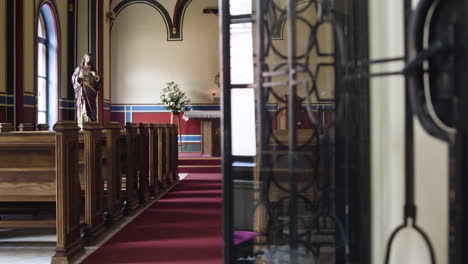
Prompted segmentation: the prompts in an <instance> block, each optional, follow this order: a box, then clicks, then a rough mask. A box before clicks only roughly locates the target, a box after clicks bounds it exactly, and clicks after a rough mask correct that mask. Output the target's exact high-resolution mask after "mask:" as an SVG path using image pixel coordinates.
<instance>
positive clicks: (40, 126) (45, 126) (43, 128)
mask: <svg viewBox="0 0 468 264" xmlns="http://www.w3.org/2000/svg"><path fill="white" fill-rule="evenodd" d="M36 128H37V131H49V124H37V126H36Z"/></svg>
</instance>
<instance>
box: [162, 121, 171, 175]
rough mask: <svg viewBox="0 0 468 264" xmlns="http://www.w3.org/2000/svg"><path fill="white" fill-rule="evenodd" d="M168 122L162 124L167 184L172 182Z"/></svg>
mask: <svg viewBox="0 0 468 264" xmlns="http://www.w3.org/2000/svg"><path fill="white" fill-rule="evenodd" d="M170 126H171V125H170V124H163V129H164V139H163V140H164V163H163V166H164V170H165V172H166V173H165V177H166V182H167V183H168V184H171V183H172V181H173V180H172V177H171V158H172V157H171V129H170Z"/></svg>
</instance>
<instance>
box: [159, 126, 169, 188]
mask: <svg viewBox="0 0 468 264" xmlns="http://www.w3.org/2000/svg"><path fill="white" fill-rule="evenodd" d="M157 131H158V182H159V187H160V188H161V189H164V188H165V187H166V186H167V181H166V170H165V167H164V164H165V162H166V161H165V156H164V126H163V124H158V125H157Z"/></svg>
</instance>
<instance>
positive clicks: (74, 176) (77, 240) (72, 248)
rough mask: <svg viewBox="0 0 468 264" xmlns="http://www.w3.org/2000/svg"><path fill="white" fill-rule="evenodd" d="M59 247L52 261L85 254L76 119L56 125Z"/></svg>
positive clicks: (69, 260) (55, 263)
mask: <svg viewBox="0 0 468 264" xmlns="http://www.w3.org/2000/svg"><path fill="white" fill-rule="evenodd" d="M54 130H55V131H56V135H55V171H56V184H57V190H56V223H57V247H56V248H55V255H54V256H53V257H52V264H59V263H60V264H68V263H72V261H73V260H74V259H75V258H77V257H78V256H79V255H80V254H82V253H84V250H83V245H82V244H81V236H80V211H81V187H80V180H79V175H78V169H79V167H78V166H79V165H78V130H79V127H78V125H77V124H76V122H72V121H59V122H57V123H56V124H55V126H54Z"/></svg>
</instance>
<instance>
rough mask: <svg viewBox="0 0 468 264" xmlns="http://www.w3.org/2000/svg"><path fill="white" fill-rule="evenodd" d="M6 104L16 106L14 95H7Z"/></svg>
mask: <svg viewBox="0 0 468 264" xmlns="http://www.w3.org/2000/svg"><path fill="white" fill-rule="evenodd" d="M6 102H7V104H11V105H13V104H15V97H14V96H13V95H7V97H6Z"/></svg>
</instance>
